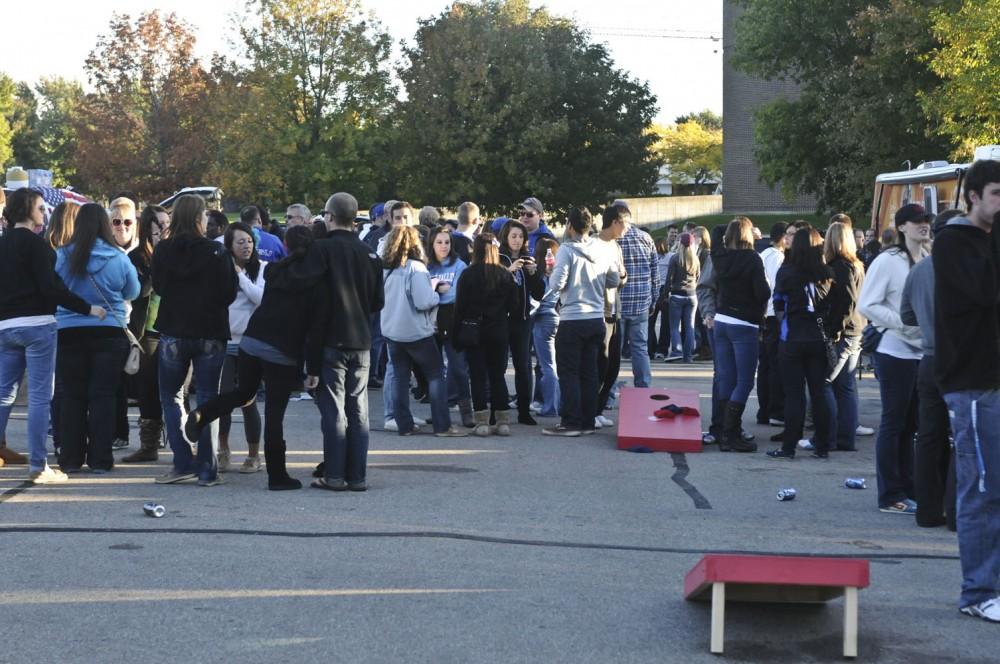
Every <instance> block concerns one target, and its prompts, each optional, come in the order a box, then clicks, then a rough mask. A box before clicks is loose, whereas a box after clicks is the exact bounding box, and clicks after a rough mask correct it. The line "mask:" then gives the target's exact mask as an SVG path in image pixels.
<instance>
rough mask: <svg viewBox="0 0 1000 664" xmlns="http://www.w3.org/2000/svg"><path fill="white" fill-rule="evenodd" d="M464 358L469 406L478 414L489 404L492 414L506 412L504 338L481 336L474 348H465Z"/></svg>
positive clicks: (507, 407) (508, 399) (505, 338)
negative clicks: (470, 404) (467, 368)
mask: <svg viewBox="0 0 1000 664" xmlns="http://www.w3.org/2000/svg"><path fill="white" fill-rule="evenodd" d="M465 359H466V360H467V361H468V362H469V383H470V386H471V388H472V407H473V408H474V409H475V410H479V411H482V410H486V409H487V408H489V405H490V404H491V403H492V405H493V410H494V411H497V410H510V405H509V401H510V397H509V396H508V393H507V380H506V378H505V377H504V375H505V373H506V372H507V337H505V336H504V337H494V336H492V335H488V334H483V336H482V339H480V342H479V345H478V346H473V347H471V348H466V349H465ZM487 395H489V396H487Z"/></svg>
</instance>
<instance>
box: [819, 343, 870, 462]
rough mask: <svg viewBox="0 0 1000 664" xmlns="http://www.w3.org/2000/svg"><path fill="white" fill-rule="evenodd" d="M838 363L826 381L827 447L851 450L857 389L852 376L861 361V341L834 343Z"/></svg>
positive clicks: (852, 446) (855, 421)
mask: <svg viewBox="0 0 1000 664" xmlns="http://www.w3.org/2000/svg"><path fill="white" fill-rule="evenodd" d="M837 352H838V358H839V359H838V362H837V364H836V366H834V367H831V368H830V372H829V373H828V374H827V378H826V389H825V390H824V396H825V397H826V405H827V409H828V410H829V411H830V445H832V446H834V447H836V449H838V450H854V449H856V447H855V437H856V436H857V430H858V388H857V378H856V377H855V375H854V374H855V372H856V371H857V370H858V360H859V359H860V358H861V337H843V338H842V339H841V340H840V341H838V342H837Z"/></svg>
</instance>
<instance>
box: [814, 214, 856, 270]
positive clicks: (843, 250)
mask: <svg viewBox="0 0 1000 664" xmlns="http://www.w3.org/2000/svg"><path fill="white" fill-rule="evenodd" d="M857 251H858V244H857V241H856V240H855V239H854V229H853V227H851V226H848V225H847V224H844V223H841V222H839V221H835V222H833V223H832V224H830V227H829V228H828V229H826V239H825V240H824V241H823V258H825V259H826V262H827V263H832V262H833V261H834V260H836V259H837V258H843V259H844V260H845V261H847V262H848V263H855V264H858V265H861V264H862V263H861V260H860V259H859V258H858V254H857Z"/></svg>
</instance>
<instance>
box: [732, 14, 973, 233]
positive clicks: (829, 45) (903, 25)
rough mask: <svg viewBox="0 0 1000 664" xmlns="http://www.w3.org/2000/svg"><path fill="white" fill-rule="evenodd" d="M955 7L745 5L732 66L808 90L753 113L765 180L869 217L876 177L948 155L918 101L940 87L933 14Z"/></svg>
mask: <svg viewBox="0 0 1000 664" xmlns="http://www.w3.org/2000/svg"><path fill="white" fill-rule="evenodd" d="M957 1H958V0H879V1H877V2H873V1H872V0H843V1H842V2H835V3H830V2H823V1H821V0H800V1H797V2H787V1H786V0H740V4H741V5H742V6H743V8H744V9H745V12H744V13H743V15H742V16H741V17H740V18H739V22H738V24H737V42H736V45H735V58H734V64H736V66H737V67H739V68H741V69H742V70H743V71H745V72H747V73H749V74H751V75H755V76H760V77H763V78H768V79H775V78H785V79H789V80H792V81H795V82H797V83H799V85H800V86H801V96H800V97H799V98H797V99H791V100H777V101H774V102H771V103H769V104H767V105H765V106H763V107H762V108H760V109H759V110H758V112H757V114H756V116H755V137H756V143H757V151H756V158H757V160H758V162H759V163H760V166H761V173H762V175H763V177H764V178H765V180H766V181H767V182H768V183H770V184H771V185H775V184H778V183H781V185H782V188H783V191H785V193H786V194H787V195H788V196H789V197H790V198H791V197H794V196H795V195H796V194H797V193H807V194H814V195H816V196H817V198H818V201H819V205H820V207H821V208H825V209H842V210H848V211H851V212H853V213H854V214H856V215H860V216H863V215H864V214H866V213H867V212H869V211H870V206H871V191H872V186H873V182H874V178H875V175H876V174H878V173H879V172H883V171H891V170H899V168H900V164H901V163H902V162H903V161H905V160H907V159H909V160H911V161H912V162H913V163H917V162H920V161H923V160H926V159H934V158H940V157H943V156H946V155H948V154H949V153H950V152H951V150H952V147H953V145H952V143H951V141H949V140H947V139H944V138H941V137H938V136H936V135H935V134H934V132H933V130H932V127H931V125H930V123H929V122H928V120H927V117H926V116H925V114H924V112H923V110H922V108H921V105H920V101H919V100H920V98H921V96H922V95H923V94H924V93H925V92H926V91H928V90H933V89H934V88H936V87H937V86H938V85H939V84H940V80H939V78H938V76H937V75H936V74H935V73H934V72H933V71H931V69H930V68H929V67H928V66H927V64H926V62H925V60H924V59H922V58H921V57H920V56H921V54H926V53H929V52H931V51H932V50H933V49H934V48H935V47H936V41H935V38H934V36H933V34H932V32H931V26H930V21H931V19H930V16H931V14H930V13H929V12H928V11H927V10H928V8H932V7H938V8H941V9H942V10H945V9H946V8H949V7H952V6H954V4H955V3H956V2H957Z"/></svg>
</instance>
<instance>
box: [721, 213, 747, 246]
mask: <svg viewBox="0 0 1000 664" xmlns="http://www.w3.org/2000/svg"><path fill="white" fill-rule="evenodd" d="M724 242H725V245H726V249H753V222H752V221H750V219H749V218H748V217H736V218H735V219H733V220H732V221H730V222H729V225H728V226H727V227H726V236H725V241H724Z"/></svg>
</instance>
